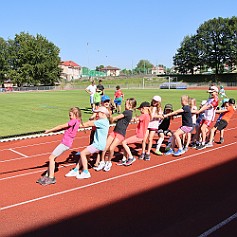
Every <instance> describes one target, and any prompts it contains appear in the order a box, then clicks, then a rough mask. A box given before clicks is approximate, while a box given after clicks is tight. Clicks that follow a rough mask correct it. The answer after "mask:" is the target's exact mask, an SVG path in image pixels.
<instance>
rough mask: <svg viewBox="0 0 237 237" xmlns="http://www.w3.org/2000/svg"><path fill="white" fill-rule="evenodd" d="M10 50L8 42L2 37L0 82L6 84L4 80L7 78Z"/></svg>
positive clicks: (0, 46) (0, 41) (0, 43)
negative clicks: (8, 49)
mask: <svg viewBox="0 0 237 237" xmlns="http://www.w3.org/2000/svg"><path fill="white" fill-rule="evenodd" d="M7 60H8V51H7V42H6V41H5V40H4V39H3V38H1V37H0V83H1V84H2V86H3V85H4V80H5V79H6V76H7V72H8V69H9V64H8V61H7Z"/></svg>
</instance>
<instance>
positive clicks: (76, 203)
mask: <svg viewBox="0 0 237 237" xmlns="http://www.w3.org/2000/svg"><path fill="white" fill-rule="evenodd" d="M179 124H180V121H179V119H175V120H174V121H173V123H172V126H171V128H172V129H176V128H177V127H178V126H179ZM236 124H237V113H235V115H234V117H233V118H232V120H231V122H230V124H229V126H228V127H227V129H226V132H225V142H224V143H223V144H222V145H220V144H215V145H214V147H212V148H207V149H204V150H202V151H197V150H194V149H189V151H188V152H187V153H185V154H184V155H182V156H180V157H173V156H162V157H158V156H156V155H152V158H151V160H150V161H141V160H137V161H136V162H135V163H133V164H132V165H131V166H130V167H124V166H123V167H119V166H116V161H117V160H118V159H119V158H120V157H121V156H119V153H117V154H118V155H117V156H116V158H115V159H114V162H113V167H112V169H111V171H110V172H103V171H101V172H96V171H94V170H93V169H91V170H90V172H91V175H92V178H91V179H88V180H77V179H76V178H65V177H64V175H65V174H66V173H67V172H68V171H69V170H70V169H71V168H72V167H74V163H75V158H74V157H73V155H72V154H73V152H75V151H77V150H81V149H82V148H84V147H85V146H86V145H88V143H89V131H87V132H86V133H84V132H79V133H78V135H77V137H76V140H75V141H74V147H73V148H72V149H71V150H70V152H68V153H66V154H64V155H62V156H61V157H59V158H58V160H57V162H58V164H59V171H58V172H56V179H57V183H56V184H55V185H49V186H45V187H43V186H41V185H38V184H36V183H35V181H36V180H37V179H38V178H39V177H40V175H41V174H42V173H43V172H44V171H45V170H46V169H47V168H46V167H47V163H46V162H47V160H48V156H49V154H50V153H51V152H52V150H53V149H54V148H55V147H56V145H57V144H58V143H59V142H60V140H61V137H62V135H54V136H46V137H39V138H32V139H25V140H17V141H11V142H2V143H0V184H1V194H0V195H1V198H0V201H1V209H0V210H1V222H0V236H1V237H6V236H41V237H42V236H57V237H58V236H74V235H77V236H105V237H107V236H108V237H109V236H110V237H111V236H119V237H122V236H139V237H140V236H152V237H154V236H162V237H163V236H165V237H167V236H171V237H173V236H175V237H179V236H180V237H185V236H187V237H190V236H201V237H204V236H218V237H220V236H224V237H228V236H233V237H234V236H237V152H236V150H237V125H236ZM134 132H135V125H130V126H129V129H128V134H127V135H128V136H129V135H131V134H134ZM218 139H219V134H217V136H216V140H218ZM134 148H135V150H134V155H135V156H136V155H137V152H140V149H141V147H140V146H134Z"/></svg>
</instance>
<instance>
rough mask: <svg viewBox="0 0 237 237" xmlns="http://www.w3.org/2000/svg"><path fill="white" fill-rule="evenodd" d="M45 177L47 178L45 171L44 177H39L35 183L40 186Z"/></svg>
mask: <svg viewBox="0 0 237 237" xmlns="http://www.w3.org/2000/svg"><path fill="white" fill-rule="evenodd" d="M47 177H49V174H48V171H46V173H45V175H44V176H41V177H40V178H39V179H38V180H37V181H36V183H39V184H41V183H42V182H43V181H44V180H45V179H46V178H47Z"/></svg>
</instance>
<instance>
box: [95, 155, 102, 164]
mask: <svg viewBox="0 0 237 237" xmlns="http://www.w3.org/2000/svg"><path fill="white" fill-rule="evenodd" d="M101 157H102V156H101V155H100V153H98V154H97V156H96V160H95V164H94V166H98V165H99V163H100V158H101Z"/></svg>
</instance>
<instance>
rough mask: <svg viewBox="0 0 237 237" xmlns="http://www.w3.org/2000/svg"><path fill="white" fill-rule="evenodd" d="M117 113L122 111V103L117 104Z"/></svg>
mask: <svg viewBox="0 0 237 237" xmlns="http://www.w3.org/2000/svg"><path fill="white" fill-rule="evenodd" d="M117 113H118V114H120V113H121V105H118V106H117Z"/></svg>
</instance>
